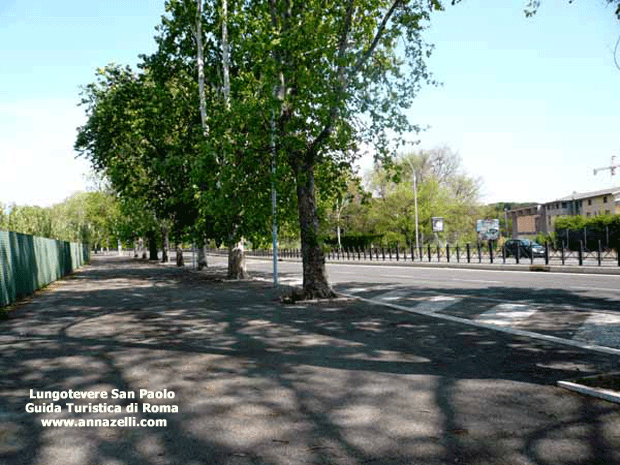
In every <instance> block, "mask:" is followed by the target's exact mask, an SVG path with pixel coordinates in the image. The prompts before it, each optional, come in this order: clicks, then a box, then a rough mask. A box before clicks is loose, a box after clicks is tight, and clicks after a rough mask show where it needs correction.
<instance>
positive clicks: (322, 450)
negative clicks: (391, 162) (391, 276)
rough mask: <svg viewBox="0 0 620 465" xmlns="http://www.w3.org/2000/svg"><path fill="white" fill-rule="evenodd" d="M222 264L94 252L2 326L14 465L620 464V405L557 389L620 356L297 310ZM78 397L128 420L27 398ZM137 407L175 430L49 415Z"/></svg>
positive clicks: (383, 318) (6, 439)
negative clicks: (197, 267)
mask: <svg viewBox="0 0 620 465" xmlns="http://www.w3.org/2000/svg"><path fill="white" fill-rule="evenodd" d="M222 271H223V270H219V271H218V270H208V271H207V272H206V273H203V274H196V273H190V272H187V271H184V270H181V269H177V268H175V267H170V266H162V265H159V264H153V263H147V262H141V261H133V260H130V259H127V258H118V257H112V256H110V257H98V258H95V259H94V260H93V265H92V266H87V267H85V268H84V269H83V270H82V271H80V272H79V273H76V274H75V275H74V276H72V277H71V278H70V279H67V280H64V281H61V282H58V283H56V284H54V285H52V286H51V287H50V288H49V289H47V290H45V291H43V292H41V293H39V294H38V295H37V296H36V297H34V298H33V299H32V302H30V303H28V304H26V305H23V306H21V307H20V308H19V309H17V310H16V311H15V312H14V313H12V314H11V318H10V319H9V320H8V321H5V322H0V346H1V348H2V358H0V370H1V372H2V374H3V376H2V377H1V378H0V465H9V464H10V465H13V464H15V465H17V464H19V465H25V464H37V465H55V464H62V465H71V464H84V465H86V464H101V465H120V464H123V465H125V464H126V465H130V464H131V465H146V464H171V465H197V464H287V465H288V464H315V463H322V464H370V463H375V464H397V463H398V464H401V463H402V464H418V463H419V464H455V463H468V464H470V463H471V464H506V463H510V464H584V465H585V464H594V463H599V464H613V463H620V434H618V431H620V406H618V405H615V404H611V403H607V402H604V401H599V400H596V399H592V398H589V397H582V396H579V395H576V394H573V393H570V392H567V391H565V390H562V389H560V388H557V387H555V383H556V381H558V380H561V379H569V378H571V377H575V376H578V375H582V374H588V373H591V374H593V373H598V372H603V371H609V370H613V369H618V357H617V356H614V355H608V354H601V353H594V352H591V351H586V350H582V349H580V348H578V347H570V346H561V345H557V344H553V343H549V342H547V341H541V340H535V339H532V338H527V337H522V336H515V335H511V334H506V333H500V332H497V331H492V330H489V329H486V328H483V327H475V326H470V325H466V324H462V323H459V322H458V321H449V320H438V319H436V318H432V317H431V316H429V315H424V314H413V313H408V312H405V311H401V310H398V309H396V308H388V307H385V306H381V305H376V304H374V303H372V302H360V301H356V300H346V299H344V300H336V301H332V302H323V303H304V304H299V305H289V306H283V305H281V304H280V303H279V302H277V301H276V300H274V296H273V294H272V291H271V288H270V284H269V283H265V282H258V281H253V282H240V283H239V282H227V281H223V280H221V279H220V278H221V276H222ZM392 291H393V292H394V294H393V295H392V297H394V298H396V299H400V298H403V297H405V296H404V295H399V294H398V290H397V289H393V290H392ZM383 297H384V298H387V297H390V296H386V295H385V294H384V295H383ZM421 303H422V302H420V304H421ZM441 305H444V304H441ZM448 308H449V305H446V306H445V307H444V308H443V309H441V310H435V311H446V310H447V309H448ZM495 313H496V314H497V313H498V312H495ZM142 389H144V390H148V391H149V392H153V393H155V392H159V393H167V395H170V393H174V398H172V399H170V398H163V399H149V398H147V397H143V398H140V397H139V393H140V390H142ZM31 390H32V392H31ZM70 390H71V392H78V393H89V392H92V393H107V394H108V396H109V398H108V399H106V400H105V403H106V404H107V405H108V407H109V406H112V408H114V406H117V405H118V406H119V408H120V409H121V410H122V413H113V412H106V413H99V412H95V411H93V410H94V409H93V405H98V404H100V403H102V402H103V401H102V400H93V399H77V400H73V399H61V400H59V401H58V402H53V401H52V400H51V399H30V396H31V394H34V396H35V397H36V396H37V395H38V394H37V393H39V394H41V395H45V393H50V392H57V393H69V392H70ZM115 390H116V391H115ZM114 392H117V393H133V392H135V393H136V395H137V397H136V399H123V398H118V399H111V398H110V397H111V396H112V394H113V393H114ZM93 395H94V394H93ZM99 395H101V394H99ZM28 403H34V404H36V405H37V408H38V409H39V410H42V409H45V408H48V409H49V408H50V405H51V404H54V405H56V406H60V410H61V411H60V412H45V411H37V412H36V413H27V412H25V407H26V405H27V404H28ZM70 403H72V404H75V405H78V406H79V405H86V406H87V405H88V404H89V403H90V404H91V407H90V409H89V408H86V409H84V410H85V411H81V412H76V411H75V405H74V406H73V409H74V411H72V412H69V411H68V408H69V406H68V404H70ZM44 404H45V406H44V407H40V406H42V405H44ZM134 404H135V407H136V409H137V410H138V412H137V413H127V409H128V408H133V407H132V406H133V405H134ZM154 406H155V408H154ZM157 406H164V407H163V408H164V409H167V410H170V411H163V412H162V411H157V408H156V407H157ZM166 406H175V407H176V408H177V409H178V412H174V411H173V410H174V409H173V408H172V407H166ZM52 408H53V406H52ZM106 408H107V407H106ZM147 409H148V410H150V411H145V410H147ZM125 417H129V418H135V419H136V421H142V420H151V421H155V420H162V419H163V420H166V422H167V424H166V426H158V427H151V428H148V427H134V426H131V427H120V426H111V425H108V426H90V427H85V428H79V427H75V426H74V427H69V426H51V427H46V426H43V422H42V420H51V419H54V420H73V421H74V422H77V421H80V420H83V421H84V422H86V421H87V420H92V422H93V424H94V420H100V425H103V424H104V423H103V420H112V419H116V420H122V419H124V418H125ZM129 423H130V424H131V425H132V424H133V423H132V422H131V421H129Z"/></svg>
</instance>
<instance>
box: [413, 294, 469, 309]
mask: <svg viewBox="0 0 620 465" xmlns="http://www.w3.org/2000/svg"><path fill="white" fill-rule="evenodd" d="M461 300H463V299H459V298H457V297H452V296H447V295H437V296H435V297H431V298H430V299H429V300H426V301H424V302H420V303H419V304H417V305H416V306H415V307H413V308H415V309H416V310H417V311H419V312H423V313H434V312H440V311H442V310H443V309H445V308H448V307H450V306H452V305H454V304H457V303H459V302H460V301H461Z"/></svg>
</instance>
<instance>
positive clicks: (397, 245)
mask: <svg viewBox="0 0 620 465" xmlns="http://www.w3.org/2000/svg"><path fill="white" fill-rule="evenodd" d="M398 249H399V244H398V242H397V243H396V261H398V258H399V257H398V255H399V250H398Z"/></svg>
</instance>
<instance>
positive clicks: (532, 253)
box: [530, 242, 534, 265]
mask: <svg viewBox="0 0 620 465" xmlns="http://www.w3.org/2000/svg"><path fill="white" fill-rule="evenodd" d="M533 264H534V246H533V245H532V243H531V242H530V265H533Z"/></svg>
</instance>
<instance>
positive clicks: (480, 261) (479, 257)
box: [478, 242, 482, 263]
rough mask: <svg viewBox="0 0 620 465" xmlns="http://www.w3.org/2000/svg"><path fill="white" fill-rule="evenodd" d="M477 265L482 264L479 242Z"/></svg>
mask: <svg viewBox="0 0 620 465" xmlns="http://www.w3.org/2000/svg"><path fill="white" fill-rule="evenodd" d="M478 263H482V247H481V246H480V242H478Z"/></svg>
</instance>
